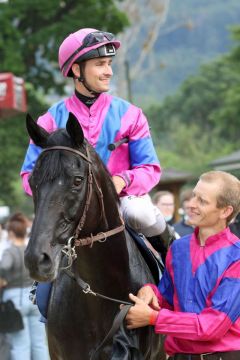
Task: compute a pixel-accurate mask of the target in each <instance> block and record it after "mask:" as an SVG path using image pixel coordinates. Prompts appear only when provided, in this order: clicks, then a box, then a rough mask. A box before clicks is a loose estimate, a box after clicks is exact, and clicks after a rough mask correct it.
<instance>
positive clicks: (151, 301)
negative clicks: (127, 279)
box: [137, 286, 160, 310]
mask: <svg viewBox="0 0 240 360" xmlns="http://www.w3.org/2000/svg"><path fill="white" fill-rule="evenodd" d="M137 297H138V298H139V299H141V300H142V301H143V302H144V303H145V304H147V305H149V306H150V307H151V308H152V309H154V310H160V306H159V304H158V298H157V296H156V294H155V293H154V291H153V289H152V288H151V286H143V287H142V288H141V289H140V290H139V291H138V293H137Z"/></svg>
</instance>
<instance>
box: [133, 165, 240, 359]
mask: <svg viewBox="0 0 240 360" xmlns="http://www.w3.org/2000/svg"><path fill="white" fill-rule="evenodd" d="M189 206H190V208H191V211H190V214H189V217H190V219H189V221H190V222H191V224H192V225H193V226H196V228H195V231H194V234H192V235H191V234H190V235H186V236H184V237H182V238H180V239H179V240H176V241H175V242H174V243H173V244H172V246H171V247H170V249H169V251H168V254H167V259H166V268H165V272H164V274H163V277H162V279H161V281H160V283H159V285H158V287H156V286H155V285H152V284H146V285H145V286H144V287H143V288H141V289H140V290H139V292H138V294H137V297H136V296H134V295H132V294H130V295H129V297H130V299H131V300H132V301H133V302H134V303H135V306H133V307H132V308H131V309H130V311H129V313H128V315H127V318H126V319H127V320H126V321H127V327H128V328H129V329H134V328H138V327H142V326H146V325H152V326H154V327H155V331H156V332H157V333H161V334H166V335H167V336H166V340H165V350H166V352H167V354H168V355H170V358H169V359H174V360H198V359H199V360H203V359H204V360H239V359H240V240H239V238H238V237H237V236H235V235H234V234H233V233H231V231H230V229H229V227H228V225H229V223H230V222H231V220H232V219H233V218H234V217H235V216H236V214H238V212H239V210H240V181H239V180H238V179H237V178H236V177H235V176H233V175H231V174H228V173H226V172H222V171H210V172H207V173H205V174H203V175H202V176H200V179H199V181H198V183H197V185H196V186H195V188H194V190H193V197H192V199H191V200H190V204H189Z"/></svg>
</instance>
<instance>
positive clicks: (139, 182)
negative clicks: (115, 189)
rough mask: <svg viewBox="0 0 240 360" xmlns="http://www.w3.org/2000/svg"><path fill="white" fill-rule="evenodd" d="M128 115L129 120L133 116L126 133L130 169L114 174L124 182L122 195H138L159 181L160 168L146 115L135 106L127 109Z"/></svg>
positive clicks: (144, 192) (146, 191) (147, 190)
mask: <svg viewBox="0 0 240 360" xmlns="http://www.w3.org/2000/svg"><path fill="white" fill-rule="evenodd" d="M128 117H129V118H131V120H132V118H135V121H132V125H131V126H130V127H129V133H128V134H127V136H128V138H129V142H128V148H129V158H130V169H128V170H125V171H122V172H121V173H117V174H114V175H116V176H120V177H121V178H123V180H124V181H125V183H126V185H125V187H124V188H123V191H122V195H137V196H140V195H144V194H146V193H148V192H149V191H150V190H151V189H152V188H153V187H154V186H155V185H156V184H157V183H158V182H159V180H160V174H161V168H160V164H159V160H158V157H157V154H156V151H155V149H154V146H153V142H152V138H151V135H150V132H149V126H148V122H147V119H146V117H145V116H144V114H143V113H142V111H141V110H140V109H138V108H136V107H132V108H131V109H130V110H129V114H128ZM125 120H126V121H128V119H125Z"/></svg>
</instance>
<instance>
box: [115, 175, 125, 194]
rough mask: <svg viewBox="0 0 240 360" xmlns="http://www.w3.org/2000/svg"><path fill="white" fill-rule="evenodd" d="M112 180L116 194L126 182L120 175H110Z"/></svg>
mask: <svg viewBox="0 0 240 360" xmlns="http://www.w3.org/2000/svg"><path fill="white" fill-rule="evenodd" d="M112 181H113V183H114V186H115V189H116V191H117V193H118V194H120V192H121V191H122V189H123V188H125V186H126V183H125V181H124V180H123V178H121V176H117V175H116V176H115V175H114V176H113V177H112Z"/></svg>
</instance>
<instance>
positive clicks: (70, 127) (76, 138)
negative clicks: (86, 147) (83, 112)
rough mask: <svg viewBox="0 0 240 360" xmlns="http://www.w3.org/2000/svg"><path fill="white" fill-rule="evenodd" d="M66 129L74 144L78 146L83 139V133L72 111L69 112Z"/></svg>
mask: <svg viewBox="0 0 240 360" xmlns="http://www.w3.org/2000/svg"><path fill="white" fill-rule="evenodd" d="M66 129H67V132H68V134H69V135H70V137H71V139H72V141H73V142H74V144H75V145H77V146H80V145H82V143H83V140H84V134H83V130H82V127H81V125H80V124H79V122H78V119H77V118H76V116H75V115H73V113H71V112H70V113H69V117H68V121H67V124H66Z"/></svg>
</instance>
